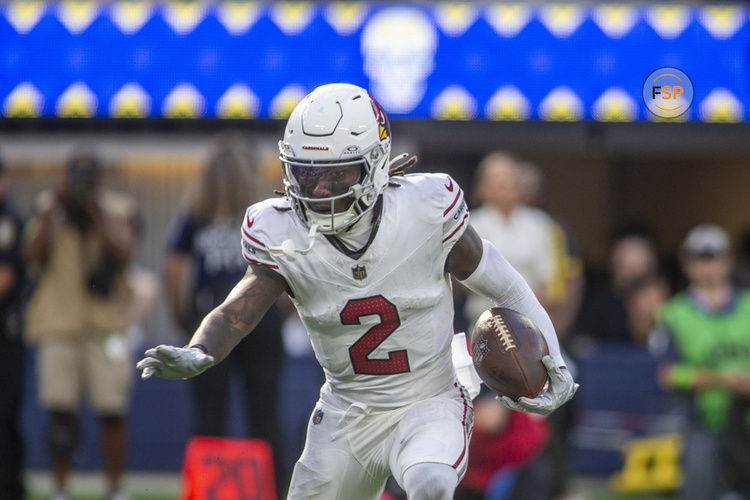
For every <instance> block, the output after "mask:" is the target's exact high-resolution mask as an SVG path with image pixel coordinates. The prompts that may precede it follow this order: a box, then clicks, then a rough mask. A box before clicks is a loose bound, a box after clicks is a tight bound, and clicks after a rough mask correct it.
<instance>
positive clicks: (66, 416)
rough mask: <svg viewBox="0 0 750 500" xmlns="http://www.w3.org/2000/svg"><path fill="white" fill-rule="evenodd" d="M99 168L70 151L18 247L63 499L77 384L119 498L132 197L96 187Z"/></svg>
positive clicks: (128, 364)
mask: <svg viewBox="0 0 750 500" xmlns="http://www.w3.org/2000/svg"><path fill="white" fill-rule="evenodd" d="M102 174H103V172H102V164H101V161H100V159H99V158H98V157H97V156H96V155H95V154H93V153H92V152H91V151H87V150H79V151H77V152H75V153H74V154H73V156H72V157H71V158H70V160H69V162H68V165H67V167H66V169H65V173H64V175H63V177H62V178H61V180H60V182H59V183H58V185H57V187H56V188H54V189H50V190H46V191H44V192H42V193H41V194H40V195H39V197H38V199H37V203H36V207H35V208H36V216H35V217H34V218H33V219H32V220H31V221H30V223H29V229H28V235H29V238H28V240H27V242H26V247H25V251H26V255H27V257H28V260H29V264H30V266H31V270H32V271H33V273H34V278H35V280H36V286H35V288H34V292H33V294H32V296H31V298H30V302H29V306H28V309H27V314H26V335H27V338H28V340H29V341H31V342H33V343H36V344H38V348H39V349H38V353H39V354H38V363H39V396H40V400H41V404H42V406H43V407H44V408H45V409H47V410H48V412H49V428H48V442H49V453H50V457H51V461H52V472H53V480H54V489H55V492H54V494H53V498H55V499H65V498H68V497H67V494H66V486H67V482H68V481H67V480H68V474H69V471H70V467H71V458H72V456H73V451H74V449H75V445H76V439H77V435H78V433H77V418H76V414H77V411H78V409H79V405H80V398H81V395H82V393H83V392H84V391H86V392H87V395H88V400H89V403H90V404H91V406H92V408H93V410H94V412H95V413H96V415H97V416H98V418H99V423H100V430H101V436H100V441H101V445H102V451H103V455H104V463H105V466H106V476H107V480H108V486H109V498H110V499H121V498H124V493H123V491H122V484H121V479H122V473H123V470H124V468H125V453H126V446H127V441H126V429H125V415H126V413H127V408H128V403H129V399H130V394H131V386H132V379H133V370H132V366H133V365H132V360H131V351H130V346H129V345H128V342H127V338H126V336H125V333H124V332H126V330H127V328H128V326H129V322H130V317H129V312H130V311H129V308H130V300H131V293H130V288H129V287H128V284H127V281H126V277H125V271H126V269H127V268H128V265H129V263H130V260H131V254H132V250H133V238H134V236H133V220H134V216H135V211H136V205H135V202H134V200H133V199H131V198H130V197H129V196H126V195H125V194H122V193H117V192H114V191H112V190H109V189H107V188H105V187H104V186H103V185H102Z"/></svg>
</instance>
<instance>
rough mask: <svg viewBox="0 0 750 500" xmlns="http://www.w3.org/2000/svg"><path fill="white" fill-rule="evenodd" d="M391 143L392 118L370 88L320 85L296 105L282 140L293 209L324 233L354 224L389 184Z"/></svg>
mask: <svg viewBox="0 0 750 500" xmlns="http://www.w3.org/2000/svg"><path fill="white" fill-rule="evenodd" d="M390 146H391V137H390V127H389V125H388V119H387V118H386V116H385V113H384V112H383V110H382V108H381V107H380V105H379V104H377V102H375V101H374V100H373V99H372V97H370V95H369V94H368V93H367V91H366V90H364V89H362V88H360V87H357V86H354V85H349V84H331V85H324V86H322V87H319V88H317V89H316V90H315V91H313V92H312V93H310V94H309V95H308V96H307V97H305V99H303V100H302V101H301V102H300V103H299V104H298V105H297V107H296V108H295V109H294V111H293V112H292V115H291V116H290V117H289V121H288V122H287V126H286V130H285V133H284V139H283V140H282V141H280V142H279V151H280V153H281V154H280V159H281V162H282V165H283V170H284V186H285V189H286V194H287V196H288V197H289V199H290V200H291V201H292V208H293V209H294V211H295V213H296V214H297V215H298V216H299V217H300V218H301V219H302V220H303V221H304V222H305V223H306V224H307V225H308V226H311V225H313V224H317V225H318V227H319V231H320V232H321V233H323V234H335V233H337V232H340V231H343V230H345V229H347V228H349V227H351V226H352V225H353V224H354V223H356V222H357V221H358V220H360V219H361V218H362V217H363V216H364V215H365V214H366V213H367V212H369V211H370V210H371V209H372V208H373V206H374V205H375V202H376V201H377V198H378V196H379V195H380V193H382V191H383V190H384V189H385V188H386V186H387V185H388V170H387V169H388V166H387V163H388V159H389V157H390Z"/></svg>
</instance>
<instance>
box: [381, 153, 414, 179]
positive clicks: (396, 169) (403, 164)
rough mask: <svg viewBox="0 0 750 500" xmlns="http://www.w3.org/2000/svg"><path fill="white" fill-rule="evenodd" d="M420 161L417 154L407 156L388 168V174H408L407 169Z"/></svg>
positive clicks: (397, 175) (392, 175)
mask: <svg viewBox="0 0 750 500" xmlns="http://www.w3.org/2000/svg"><path fill="white" fill-rule="evenodd" d="M418 161H419V157H418V156H417V155H411V156H406V158H404V159H403V160H402V161H400V162H398V163H397V164H395V165H394V166H392V167H391V168H390V170H388V175H390V176H391V177H400V176H402V175H404V174H406V171H407V170H411V169H412V168H414V165H416V164H417V162H418Z"/></svg>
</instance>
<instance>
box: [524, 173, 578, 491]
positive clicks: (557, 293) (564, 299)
mask: <svg viewBox="0 0 750 500" xmlns="http://www.w3.org/2000/svg"><path fill="white" fill-rule="evenodd" d="M518 168H519V174H520V175H519V184H520V189H521V200H522V203H523V204H525V205H527V206H529V207H535V208H538V209H543V206H544V202H545V179H544V174H543V173H542V171H541V169H540V168H539V167H538V166H537V165H535V164H534V163H531V162H528V161H524V162H519V164H518ZM545 213H546V212H545ZM548 237H549V239H550V241H551V250H552V253H551V255H550V257H549V258H550V259H551V262H552V274H551V276H550V279H549V280H548V281H547V283H546V286H545V287H544V298H545V303H544V307H545V309H546V310H547V312H548V313H549V315H550V319H551V320H552V323H553V324H554V325H555V330H556V331H557V335H558V336H559V337H560V340H561V344H562V347H563V349H565V350H567V344H568V340H569V338H570V332H571V328H572V326H573V322H574V320H575V318H576V317H577V315H578V313H579V310H580V306H581V299H582V297H583V283H584V279H583V260H582V259H581V255H580V252H579V250H578V244H577V243H576V240H575V238H574V236H573V233H572V231H571V230H570V228H569V227H568V226H567V225H566V224H565V223H564V222H563V221H562V220H560V219H559V218H556V217H554V216H553V215H551V214H549V229H548ZM563 355H564V356H566V359H567V353H566V352H565V351H563ZM568 367H570V368H571V370H576V368H575V363H574V361H573V360H570V359H568ZM574 409H575V406H574V405H568V406H565V407H563V408H560V409H559V410H558V411H556V412H555V413H553V414H552V415H550V416H549V417H548V421H549V423H550V425H551V427H552V435H551V437H550V441H549V444H548V446H547V448H546V449H545V450H544V456H543V457H542V458H540V459H538V460H537V464H536V465H535V467H536V468H537V469H538V468H540V467H542V465H541V464H545V463H546V465H547V467H548V469H549V470H550V471H551V477H550V487H549V492H550V494H551V495H552V496H554V497H556V498H557V497H563V496H564V495H565V494H566V492H567V490H568V487H569V484H568V483H569V481H568V478H569V476H570V474H569V471H568V442H567V438H568V435H569V431H570V428H571V426H572V423H573V411H574ZM545 460H546V462H545ZM521 479H522V480H521V484H522V483H523V480H524V477H523V476H522V478H521ZM540 489H543V488H540Z"/></svg>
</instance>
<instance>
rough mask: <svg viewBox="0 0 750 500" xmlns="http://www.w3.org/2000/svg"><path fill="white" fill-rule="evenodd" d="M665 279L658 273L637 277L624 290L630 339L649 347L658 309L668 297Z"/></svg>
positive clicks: (641, 345)
mask: <svg viewBox="0 0 750 500" xmlns="http://www.w3.org/2000/svg"><path fill="white" fill-rule="evenodd" d="M669 295H670V294H669V285H668V284H667V280H666V279H665V278H664V277H662V276H660V275H658V274H647V275H644V276H641V277H640V278H637V279H636V280H635V281H634V282H633V283H632V284H631V285H630V286H629V287H628V289H627V290H625V292H624V304H625V312H626V316H627V323H628V331H629V332H630V341H631V342H633V344H635V345H636V346H639V347H642V348H644V349H650V348H651V345H652V344H653V342H654V340H655V339H654V333H655V332H656V329H657V327H656V322H657V318H658V314H659V310H660V309H661V308H662V306H663V305H664V304H665V303H666V302H667V300H668V299H669Z"/></svg>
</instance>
